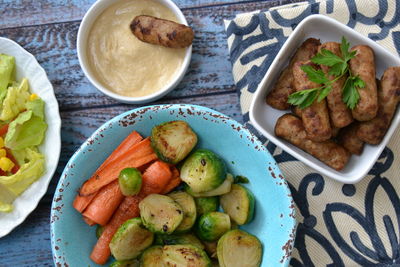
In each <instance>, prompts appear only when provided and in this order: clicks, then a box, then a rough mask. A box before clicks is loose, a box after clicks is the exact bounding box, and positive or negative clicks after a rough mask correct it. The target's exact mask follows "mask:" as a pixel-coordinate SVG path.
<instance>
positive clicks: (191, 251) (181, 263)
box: [162, 245, 211, 267]
mask: <svg viewBox="0 0 400 267" xmlns="http://www.w3.org/2000/svg"><path fill="white" fill-rule="evenodd" d="M162 260H163V263H164V266H171V267H172V266H173V267H211V261H210V259H209V258H208V256H207V253H206V252H205V251H204V250H202V249H199V248H198V247H195V246H192V245H167V246H164V247H163V253H162Z"/></svg>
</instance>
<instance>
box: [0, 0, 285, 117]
mask: <svg viewBox="0 0 400 267" xmlns="http://www.w3.org/2000/svg"><path fill="white" fill-rule="evenodd" d="M279 3H280V2H276V1H275V2H269V1H264V2H251V3H246V4H243V3H241V4H231V5H224V6H216V7H209V6H207V7H203V8H197V9H188V10H185V15H186V17H187V18H188V21H189V24H190V25H192V26H193V28H194V31H195V39H194V44H193V55H192V61H191V64H190V68H189V70H188V72H187V74H186V76H185V77H184V79H183V81H182V82H181V83H180V84H179V86H178V87H177V88H176V89H175V90H173V91H172V92H171V93H169V94H168V95H167V96H166V97H165V99H174V98H183V97H188V96H193V95H203V94H208V93H216V92H218V93H222V92H228V93H231V92H233V91H234V90H235V87H234V85H233V79H232V73H231V63H230V61H229V53H228V48H227V42H226V34H225V31H224V27H223V20H224V19H229V18H233V17H234V15H235V14H237V13H242V12H246V11H254V10H258V9H265V8H268V7H271V6H275V5H277V4H279ZM78 28H79V22H68V23H56V24H48V25H39V26H30V27H21V28H13V29H3V30H0V35H1V36H5V37H8V38H10V39H13V40H15V41H17V42H18V43H19V44H21V45H22V46H23V47H24V48H25V49H27V50H28V51H29V52H31V53H32V54H33V55H35V57H36V58H37V59H38V61H39V63H40V64H41V65H42V66H43V67H44V69H45V70H46V72H47V74H48V76H49V78H50V80H51V82H52V84H53V86H54V89H55V92H56V96H57V99H58V101H59V104H60V109H61V110H66V109H71V108H79V107H83V106H85V107H87V106H99V105H109V104H116V103H117V102H116V101H114V100H113V99H111V98H109V97H105V96H104V95H103V94H102V93H101V92H99V91H98V90H96V89H95V87H94V86H92V85H91V84H90V83H89V81H88V80H87V79H86V78H85V76H84V74H83V72H82V70H81V68H80V66H79V61H78V58H77V55H76V34H77V31H78Z"/></svg>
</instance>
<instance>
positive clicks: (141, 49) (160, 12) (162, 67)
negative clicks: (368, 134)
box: [87, 0, 187, 97]
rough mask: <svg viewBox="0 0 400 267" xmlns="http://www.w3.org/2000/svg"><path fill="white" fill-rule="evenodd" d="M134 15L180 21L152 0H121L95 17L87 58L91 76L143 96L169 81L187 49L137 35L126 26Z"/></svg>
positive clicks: (126, 93) (121, 91)
mask: <svg viewBox="0 0 400 267" xmlns="http://www.w3.org/2000/svg"><path fill="white" fill-rule="evenodd" d="M137 15H150V16H154V17H158V18H162V19H168V20H172V21H175V22H179V21H178V19H177V17H176V16H175V15H174V14H173V12H172V11H171V10H169V9H168V8H167V7H166V6H164V5H162V4H160V3H158V2H157V1H155V0H122V1H119V2H117V3H115V4H113V5H111V6H110V7H108V8H107V9H106V10H105V11H104V12H103V13H102V14H101V15H100V16H99V17H98V18H97V19H96V21H95V22H94V24H93V26H92V29H91V31H90V34H89V39H88V47H87V53H88V61H89V64H90V68H91V70H92V72H93V74H94V76H95V77H96V78H97V80H98V81H100V82H101V83H102V84H103V86H105V87H106V88H108V89H109V90H111V91H113V92H115V93H117V94H119V95H123V96H132V97H140V96H146V95H149V94H152V93H154V92H156V91H158V90H160V89H161V88H163V87H164V86H166V85H168V84H169V83H170V82H171V81H172V80H173V79H174V78H175V76H176V75H177V74H178V72H179V70H180V68H181V66H182V63H183V60H184V57H185V53H186V49H187V48H182V49H173V48H167V47H163V46H158V45H152V44H148V43H145V42H142V41H140V40H139V39H137V38H136V37H135V36H134V35H133V34H132V33H131V30H130V28H129V25H130V23H131V21H132V20H133V18H134V17H135V16H137Z"/></svg>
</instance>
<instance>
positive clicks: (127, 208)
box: [90, 195, 143, 264]
mask: <svg viewBox="0 0 400 267" xmlns="http://www.w3.org/2000/svg"><path fill="white" fill-rule="evenodd" d="M142 199H143V196H141V195H136V196H132V197H125V198H124V200H123V201H122V203H121V205H119V207H118V209H117V210H116V211H115V214H114V216H113V217H112V218H111V220H110V222H109V223H108V224H107V225H106V226H104V231H103V233H102V234H101V236H100V238H99V239H98V240H97V243H96V245H95V246H94V248H93V251H92V253H91V254H90V258H91V259H92V261H94V262H95V263H97V264H105V263H106V262H107V260H108V258H109V257H110V254H111V252H110V247H109V244H110V242H111V239H112V238H113V236H114V234H115V232H116V231H117V230H118V228H119V227H120V226H121V224H123V223H124V222H125V221H126V220H129V219H132V218H135V217H138V216H139V202H140V201H141V200H142Z"/></svg>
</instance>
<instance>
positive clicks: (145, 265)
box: [140, 246, 163, 267]
mask: <svg viewBox="0 0 400 267" xmlns="http://www.w3.org/2000/svg"><path fill="white" fill-rule="evenodd" d="M162 253H163V249H162V246H152V247H149V248H148V249H146V250H145V251H144V252H143V254H142V256H141V257H140V266H141V267H160V266H163V263H162V259H161V257H162Z"/></svg>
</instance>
